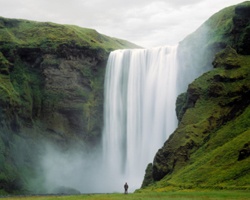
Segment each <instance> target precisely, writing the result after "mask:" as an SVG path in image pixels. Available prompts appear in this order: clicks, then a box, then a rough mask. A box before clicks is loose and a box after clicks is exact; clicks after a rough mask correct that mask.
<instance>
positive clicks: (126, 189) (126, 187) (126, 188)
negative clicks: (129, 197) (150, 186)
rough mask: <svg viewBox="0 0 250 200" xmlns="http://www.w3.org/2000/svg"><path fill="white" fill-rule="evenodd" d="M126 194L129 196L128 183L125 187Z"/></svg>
mask: <svg viewBox="0 0 250 200" xmlns="http://www.w3.org/2000/svg"><path fill="white" fill-rule="evenodd" d="M124 190H125V191H124V194H128V184H127V183H125V185H124Z"/></svg>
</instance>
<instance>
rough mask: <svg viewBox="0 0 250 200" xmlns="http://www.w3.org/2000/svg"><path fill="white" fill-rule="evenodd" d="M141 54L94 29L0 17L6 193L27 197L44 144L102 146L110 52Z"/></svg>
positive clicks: (0, 144) (1, 164)
mask: <svg viewBox="0 0 250 200" xmlns="http://www.w3.org/2000/svg"><path fill="white" fill-rule="evenodd" d="M134 47H137V46H136V45H134V44H131V43H129V42H127V41H124V40H120V39H116V38H111V37H108V36H105V35H102V34H99V33H98V32H97V31H95V30H91V29H86V28H81V27H77V26H71V25H58V24H54V23H48V22H46V23H39V22H33V21H27V20H18V19H5V18H0V194H1V193H5V192H8V193H13V192H20V191H21V192H22V193H24V192H27V190H28V185H27V184H28V181H27V180H28V179H29V177H34V176H36V173H39V172H35V171H34V166H35V165H36V163H37V161H38V159H39V155H40V154H41V153H42V152H43V151H44V147H43V145H42V144H43V143H45V142H46V143H47V142H50V143H54V144H56V145H57V146H60V148H62V149H67V148H68V147H69V145H70V144H72V143H73V144H74V145H75V146H77V145H80V146H84V148H87V149H88V148H89V147H91V146H97V145H98V144H99V141H100V138H101V129H102V124H103V116H102V115H103V85H104V73H105V66H106V61H107V58H108V55H109V52H110V51H112V50H115V49H121V48H134Z"/></svg>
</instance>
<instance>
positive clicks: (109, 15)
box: [0, 0, 244, 48]
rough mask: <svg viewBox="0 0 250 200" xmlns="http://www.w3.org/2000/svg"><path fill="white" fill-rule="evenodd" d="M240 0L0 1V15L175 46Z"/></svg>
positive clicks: (141, 42) (140, 42)
mask: <svg viewBox="0 0 250 200" xmlns="http://www.w3.org/2000/svg"><path fill="white" fill-rule="evenodd" d="M243 1H244V0H0V16H2V17H6V18H18V19H27V20H34V21H41V22H45V21H46V22H48V21H49V22H55V23H59V24H74V25H78V26H81V27H85V28H92V29H95V30H97V31H98V32H99V33H102V34H105V35H108V36H111V37H116V38H120V39H125V40H128V41H130V42H133V43H135V44H137V45H139V46H142V47H146V48H151V47H158V46H164V45H176V44H177V43H178V42H180V41H181V40H182V39H184V38H185V37H186V36H187V35H189V34H190V33H192V32H194V31H195V30H196V29H197V28H198V27H199V26H200V25H201V24H202V23H204V22H205V21H206V20H207V19H208V18H209V17H210V16H212V15H213V14H214V13H216V12H218V11H220V10H221V9H223V8H225V7H228V6H231V5H235V4H238V3H241V2H243Z"/></svg>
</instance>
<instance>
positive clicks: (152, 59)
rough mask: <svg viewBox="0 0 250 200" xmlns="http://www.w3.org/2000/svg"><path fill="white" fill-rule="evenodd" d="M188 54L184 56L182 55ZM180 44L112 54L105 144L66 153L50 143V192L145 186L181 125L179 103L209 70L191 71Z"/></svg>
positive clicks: (45, 171) (45, 163)
mask: <svg viewBox="0 0 250 200" xmlns="http://www.w3.org/2000/svg"><path fill="white" fill-rule="evenodd" d="M183 55H184V56H183ZM178 56H179V55H178V47H177V46H173V47H169V46H166V47H160V48H153V49H134V50H129V49H127V50H116V51H113V52H111V53H110V56H109V59H108V63H107V68H106V75H105V94H104V98H105V99H104V128H103V134H102V135H103V138H102V145H100V148H96V147H95V148H94V149H95V150H90V151H89V152H88V153H86V152H85V151H84V150H83V149H79V148H78V149H76V148H74V147H72V148H69V149H70V150H68V151H61V150H60V149H56V148H54V147H52V146H50V145H47V148H46V150H45V154H44V157H43V159H41V166H42V167H41V168H42V170H41V171H42V172H41V174H42V175H43V181H44V185H45V190H46V191H47V192H48V193H53V191H55V188H58V187H59V188H60V187H66V188H73V189H76V190H78V191H80V192H81V193H107V192H123V185H124V183H125V182H127V183H128V184H129V192H133V191H134V190H135V189H138V188H140V187H141V184H142V181H143V177H144V174H145V169H146V166H147V164H148V163H150V162H152V161H153V157H154V155H155V153H156V152H157V150H158V149H159V148H161V147H162V145H163V143H164V142H165V141H166V140H167V138H168V137H169V135H170V134H171V133H172V132H173V131H174V130H175V128H176V126H177V118H176V113H175V101H176V98H177V95H178V94H180V93H181V92H183V91H184V90H186V88H187V85H188V84H189V82H190V80H193V79H194V78H196V77H197V76H198V75H200V74H201V73H202V72H204V71H207V70H208V69H205V68H204V69H201V68H199V66H198V65H199V63H198V64H197V68H199V70H190V68H187V67H186V63H187V62H186V61H187V60H188V64H189V65H190V64H192V63H193V60H192V59H189V57H188V56H189V55H188V54H187V53H185V52H184V53H182V56H181V57H185V56H187V59H185V60H184V59H183V60H181V59H180V57H179V58H178Z"/></svg>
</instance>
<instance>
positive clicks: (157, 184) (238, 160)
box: [143, 2, 250, 191]
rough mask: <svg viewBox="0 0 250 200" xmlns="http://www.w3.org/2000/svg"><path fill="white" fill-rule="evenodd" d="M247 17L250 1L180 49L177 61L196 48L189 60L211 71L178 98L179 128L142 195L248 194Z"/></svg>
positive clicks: (249, 68)
mask: <svg viewBox="0 0 250 200" xmlns="http://www.w3.org/2000/svg"><path fill="white" fill-rule="evenodd" d="M249 13H250V3H249V2H245V3H242V4H240V5H237V6H233V7H229V8H226V9H224V10H222V11H221V12H219V13H217V14H215V15H214V16H212V17H211V18H210V19H209V20H208V21H207V22H205V24H204V25H203V26H202V27H201V28H200V29H198V30H197V32H195V33H194V35H190V36H189V37H187V38H186V39H185V40H184V41H183V42H182V43H181V44H180V48H182V49H180V51H181V53H182V54H181V55H182V56H183V55H185V53H183V52H187V50H188V48H190V49H191V50H194V49H196V50H197V49H199V45H201V46H200V49H201V50H202V51H200V52H198V53H197V55H195V54H196V52H194V53H193V54H191V56H192V58H194V59H197V58H196V56H198V59H197V60H198V61H199V62H198V63H199V64H200V65H202V66H205V67H206V65H212V64H213V69H212V70H209V71H208V72H207V73H205V74H203V75H202V76H200V77H199V78H197V79H196V80H195V81H193V82H192V83H191V84H190V85H189V86H188V89H187V92H185V93H183V94H181V95H180V96H179V97H178V99H177V103H176V106H177V107H176V112H177V116H178V119H179V125H178V128H177V129H176V131H175V132H174V133H173V134H172V135H171V136H170V137H169V139H168V140H167V141H166V142H165V144H164V146H163V147H162V148H161V149H159V151H158V152H157V154H156V156H155V158H154V162H153V164H152V165H149V166H148V169H147V173H146V175H145V179H144V182H143V188H144V189H145V190H158V191H164V190H170V189H173V188H174V189H181V188H201V187H202V188H227V189H229V188H232V189H250V183H249V178H250V176H249V175H250V147H249V146H250V123H249V122H250V121H249V119H250V106H249V104H250V98H249V97H250V92H249V91H250V80H249V79H250V55H249V45H248V44H249V39H250V37H249V33H250V29H249V26H250V18H249ZM200 34H203V35H200ZM199 37H205V38H202V39H200V38H199ZM196 42H197V43H196ZM189 55H190V54H189ZM207 55H209V56H207ZM214 55H215V57H214ZM200 56H202V58H201V59H200ZM212 57H214V59H213V62H212V60H211V58H212ZM202 60H203V61H202ZM189 61H190V60H188V62H187V66H188V65H191V64H192V63H191V62H189ZM210 63H211V64H210ZM202 66H201V67H202Z"/></svg>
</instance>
